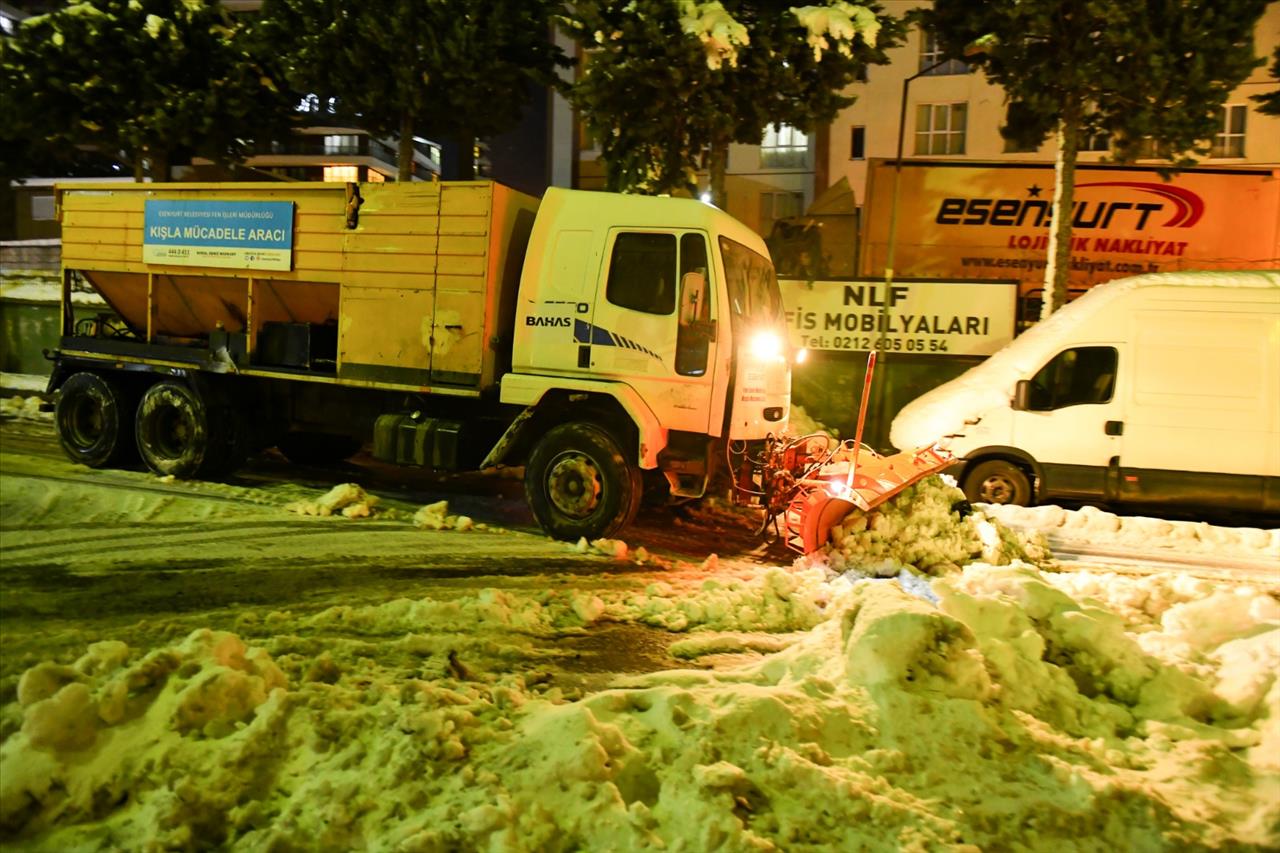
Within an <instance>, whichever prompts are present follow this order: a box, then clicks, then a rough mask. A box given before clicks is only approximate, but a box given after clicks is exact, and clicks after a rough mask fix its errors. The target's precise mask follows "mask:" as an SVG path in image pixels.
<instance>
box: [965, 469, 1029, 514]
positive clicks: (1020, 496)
mask: <svg viewBox="0 0 1280 853" xmlns="http://www.w3.org/2000/svg"><path fill="white" fill-rule="evenodd" d="M964 495H965V497H966V498H968V499H969V500H970V501H971V502H972V503H984V504H1013V505H1015V506H1027V505H1028V504H1029V503H1030V502H1031V480H1030V478H1028V477H1027V474H1026V472H1025V471H1023V470H1022V469H1021V468H1019V467H1018V466H1017V465H1014V464H1013V463H1012V462H1008V461H1006V460H1004V459H988V460H987V461H985V462H979V463H978V464H977V465H975V466H973V468H972V469H970V471H969V473H968V474H966V475H965V478H964Z"/></svg>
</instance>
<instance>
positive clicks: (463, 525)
mask: <svg viewBox="0 0 1280 853" xmlns="http://www.w3.org/2000/svg"><path fill="white" fill-rule="evenodd" d="M413 523H414V524H415V525H417V526H418V527H421V528H423V529H425V530H471V529H472V528H475V527H477V525H476V523H475V522H474V521H472V520H471V518H470V517H469V516H466V515H450V514H449V502H448V501H436V502H435V503H432V504H427V505H426V506H424V507H422V509H420V510H418V511H417V512H416V513H414V515H413ZM481 526H482V525H481Z"/></svg>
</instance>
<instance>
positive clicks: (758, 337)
mask: <svg viewBox="0 0 1280 853" xmlns="http://www.w3.org/2000/svg"><path fill="white" fill-rule="evenodd" d="M747 351H748V352H750V353H751V356H752V357H753V358H756V359H758V360H760V361H778V360H780V359H781V358H782V357H783V351H784V344H783V340H782V335H780V334H778V333H777V332H775V331H773V330H772V329H761V330H760V331H758V332H756V333H755V334H754V335H753V336H752V337H751V343H750V345H749V346H748V348H747Z"/></svg>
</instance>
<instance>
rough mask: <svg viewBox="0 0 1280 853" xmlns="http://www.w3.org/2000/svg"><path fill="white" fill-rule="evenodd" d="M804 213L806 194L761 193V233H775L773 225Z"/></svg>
mask: <svg viewBox="0 0 1280 853" xmlns="http://www.w3.org/2000/svg"><path fill="white" fill-rule="evenodd" d="M801 213H804V194H803V193H791V192H776V193H760V233H761V234H769V233H772V231H773V223H775V222H777V221H778V220H779V219H787V218H789V217H792V216H799V215H800V214H801Z"/></svg>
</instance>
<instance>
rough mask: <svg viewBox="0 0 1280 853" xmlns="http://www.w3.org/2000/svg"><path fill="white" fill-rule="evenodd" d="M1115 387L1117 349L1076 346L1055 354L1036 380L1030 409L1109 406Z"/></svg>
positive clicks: (1032, 381) (1046, 409) (1032, 389)
mask: <svg viewBox="0 0 1280 853" xmlns="http://www.w3.org/2000/svg"><path fill="white" fill-rule="evenodd" d="M1115 385H1116V350H1115V347H1072V348H1071V349H1067V350H1063V351H1062V352H1060V353H1058V354H1057V355H1055V356H1054V357H1053V358H1052V359H1051V360H1050V361H1049V363H1048V364H1046V365H1045V366H1044V367H1042V368H1040V371H1039V372H1038V373H1037V374H1036V375H1035V376H1034V377H1032V379H1031V389H1030V396H1029V397H1028V405H1027V408H1028V409H1030V410H1032V411H1039V412H1047V411H1051V410H1053V409H1063V408H1066V407H1067V406H1078V405H1081V404H1084V403H1106V402H1109V401H1110V400H1111V396H1112V394H1113V393H1114V391H1115Z"/></svg>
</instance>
